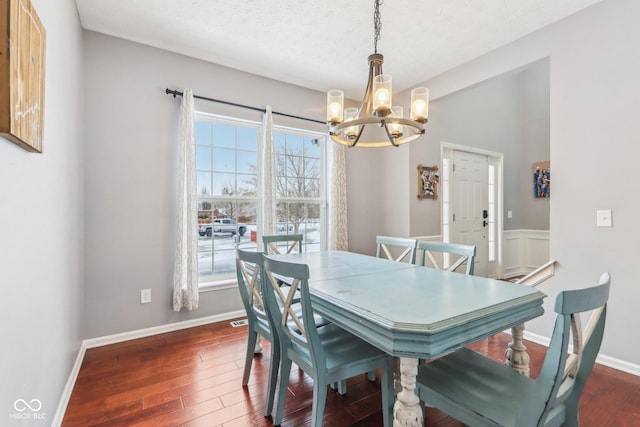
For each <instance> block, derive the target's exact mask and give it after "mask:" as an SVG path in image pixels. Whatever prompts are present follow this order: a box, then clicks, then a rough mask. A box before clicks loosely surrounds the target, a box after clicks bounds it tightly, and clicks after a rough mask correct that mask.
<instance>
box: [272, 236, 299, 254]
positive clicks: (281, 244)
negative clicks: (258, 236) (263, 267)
mask: <svg viewBox="0 0 640 427" xmlns="http://www.w3.org/2000/svg"><path fill="white" fill-rule="evenodd" d="M302 238H303V236H302V234H275V235H268V236H262V245H263V249H264V253H265V254H266V255H269V254H276V255H278V254H283V253H286V254H290V253H294V252H295V251H296V249H297V252H298V253H302Z"/></svg>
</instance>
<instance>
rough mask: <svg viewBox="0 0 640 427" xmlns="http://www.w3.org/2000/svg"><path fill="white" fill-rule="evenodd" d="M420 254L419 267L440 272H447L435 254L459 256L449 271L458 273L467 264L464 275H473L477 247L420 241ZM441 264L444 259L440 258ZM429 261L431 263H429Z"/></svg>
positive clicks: (418, 247) (418, 248)
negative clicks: (431, 268) (430, 268)
mask: <svg viewBox="0 0 640 427" xmlns="http://www.w3.org/2000/svg"><path fill="white" fill-rule="evenodd" d="M417 252H418V261H417V264H418V265H422V266H428V267H433V268H437V269H438V270H445V268H443V267H441V265H444V263H443V264H440V263H439V262H438V260H437V259H436V257H435V256H434V254H436V253H437V254H440V255H444V254H449V255H458V256H459V258H458V259H457V260H456V261H455V262H453V263H452V264H451V265H450V266H449V267H448V268H446V270H447V271H457V270H458V268H459V267H460V266H461V265H462V264H464V263H465V262H466V268H465V270H464V274H473V264H474V259H475V256H476V247H475V246H474V245H463V244H460V243H443V242H433V241H427V240H420V241H419V242H418V245H417ZM439 258H440V260H441V262H443V259H442V258H441V257H440V256H439ZM427 260H428V261H429V262H427Z"/></svg>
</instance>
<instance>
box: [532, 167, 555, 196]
mask: <svg viewBox="0 0 640 427" xmlns="http://www.w3.org/2000/svg"><path fill="white" fill-rule="evenodd" d="M533 197H535V198H538V197H551V162H550V161H546V162H536V163H534V164H533Z"/></svg>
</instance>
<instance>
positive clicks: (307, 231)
mask: <svg viewBox="0 0 640 427" xmlns="http://www.w3.org/2000/svg"><path fill="white" fill-rule="evenodd" d="M275 130H276V131H275V132H274V134H273V143H274V146H273V154H274V162H273V164H274V174H273V175H274V180H275V186H276V194H275V197H276V200H275V203H276V223H277V227H276V231H277V233H278V234H302V235H303V236H304V239H303V245H304V247H303V250H304V251H305V252H312V251H319V250H320V249H322V248H324V245H325V240H326V239H325V238H324V230H325V228H326V227H325V226H324V224H325V218H324V217H325V215H324V212H325V209H324V208H325V203H326V197H325V184H324V176H325V173H324V169H325V168H324V164H323V158H324V157H325V156H323V147H324V144H321V143H320V141H324V136H322V135H318V134H313V133H309V132H303V131H299V130H285V129H281V128H275Z"/></svg>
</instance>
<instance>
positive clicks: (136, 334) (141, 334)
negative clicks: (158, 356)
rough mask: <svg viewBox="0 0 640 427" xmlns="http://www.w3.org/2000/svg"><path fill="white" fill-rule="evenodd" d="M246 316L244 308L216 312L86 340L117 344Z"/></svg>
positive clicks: (93, 344) (95, 344)
mask: <svg viewBox="0 0 640 427" xmlns="http://www.w3.org/2000/svg"><path fill="white" fill-rule="evenodd" d="M243 316H246V312H245V311H244V310H237V311H232V312H230V313H223V314H216V315H214V316H206V317H200V318H197V319H192V320H185V321H183V322H175V323H168V324H166V325H160V326H153V327H151V328H145V329H138V330H137V331H130V332H123V333H121V334H113V335H106V336H104V337H98V338H90V339H88V340H84V343H86V347H87V348H94V347H102V346H103V345H109V344H116V343H120V342H124V341H129V340H135V339H138V338H146V337H150V336H153V335H159V334H164V333H166V332H174V331H179V330H181V329H188V328H193V327H195V326H202V325H206V324H209V323H216V322H223V321H225V320H229V319H235V318H236V317H243Z"/></svg>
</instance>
